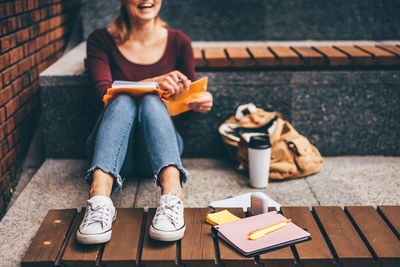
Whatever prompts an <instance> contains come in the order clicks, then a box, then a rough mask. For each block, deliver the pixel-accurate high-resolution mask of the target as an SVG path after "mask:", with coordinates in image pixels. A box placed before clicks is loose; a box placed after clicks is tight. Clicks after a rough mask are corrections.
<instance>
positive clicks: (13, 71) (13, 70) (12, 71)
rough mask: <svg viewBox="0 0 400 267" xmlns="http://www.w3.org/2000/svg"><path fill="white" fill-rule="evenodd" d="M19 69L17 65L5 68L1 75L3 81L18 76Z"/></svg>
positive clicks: (7, 81) (9, 80)
mask: <svg viewBox="0 0 400 267" xmlns="http://www.w3.org/2000/svg"><path fill="white" fill-rule="evenodd" d="M19 74H20V73H19V70H18V66H17V65H13V66H11V67H9V68H8V69H6V70H5V71H4V72H3V77H4V81H5V83H7V84H8V83H9V82H11V81H13V80H15V79H16V78H17V77H18V76H19Z"/></svg>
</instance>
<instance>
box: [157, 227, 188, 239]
mask: <svg viewBox="0 0 400 267" xmlns="http://www.w3.org/2000/svg"><path fill="white" fill-rule="evenodd" d="M185 230H186V225H184V226H183V227H182V228H180V229H178V230H176V231H161V230H158V229H156V228H154V227H153V225H150V237H151V238H152V239H155V240H159V241H176V240H179V239H182V237H183V236H184V234H185Z"/></svg>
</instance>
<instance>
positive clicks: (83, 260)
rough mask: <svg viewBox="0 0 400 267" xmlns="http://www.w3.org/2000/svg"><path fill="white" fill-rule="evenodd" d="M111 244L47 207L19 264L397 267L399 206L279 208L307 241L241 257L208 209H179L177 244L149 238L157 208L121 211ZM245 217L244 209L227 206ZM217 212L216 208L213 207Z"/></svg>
mask: <svg viewBox="0 0 400 267" xmlns="http://www.w3.org/2000/svg"><path fill="white" fill-rule="evenodd" d="M117 210H118V216H117V219H116V220H115V222H114V224H113V234H112V238H111V240H110V241H109V242H108V243H106V244H105V245H104V244H102V245H80V244H78V243H77V242H76V240H75V233H76V230H77V227H78V226H79V224H80V222H81V220H82V218H83V215H84V209H82V210H81V211H80V212H77V210H76V209H68V210H50V211H49V212H48V213H47V215H46V217H45V219H44V221H43V222H42V225H41V226H40V228H39V230H38V232H37V234H36V236H35V237H34V239H33V241H32V243H31V245H30V247H29V249H28V251H27V252H26V254H25V256H24V258H23V260H22V263H21V264H22V266H139V265H140V266H146V267H149V266H178V265H179V266H187V267H189V266H226V267H228V266H254V264H256V263H257V264H259V265H261V266H266V267H269V266H338V267H339V266H393V267H395V266H400V206H379V207H378V209H377V210H375V209H374V208H373V207H371V206H351V207H345V209H344V210H343V209H342V208H340V207H334V206H332V207H321V206H316V207H313V209H312V211H310V209H309V208H307V207H282V208H281V212H282V213H283V215H284V216H286V217H287V218H291V219H292V220H293V222H294V223H296V224H297V225H299V226H300V227H302V228H304V229H306V230H307V231H309V232H310V233H311V237H312V240H311V241H307V242H304V243H300V244H296V245H294V246H291V247H286V248H282V249H279V250H275V251H272V252H269V253H266V254H262V255H260V256H259V257H256V258H245V257H242V256H240V255H239V254H238V253H236V252H235V251H234V250H233V249H231V248H230V247H228V245H226V244H225V243H223V242H221V241H220V240H218V239H216V238H215V237H213V235H212V233H211V229H210V228H211V227H210V225H209V224H207V223H205V217H206V214H207V213H209V212H210V210H209V209H208V208H185V222H186V233H185V236H184V238H183V239H182V240H180V241H177V242H157V241H153V240H152V239H150V237H149V225H150V223H151V221H152V219H153V217H154V214H155V209H154V208H151V209H149V211H148V212H144V210H143V209H141V208H130V209H127V208H125V209H123V208H119V209H117ZM229 210H230V211H231V212H232V213H234V214H236V215H237V216H239V217H245V213H244V212H243V210H242V209H232V208H230V209H229ZM217 211H218V210H217Z"/></svg>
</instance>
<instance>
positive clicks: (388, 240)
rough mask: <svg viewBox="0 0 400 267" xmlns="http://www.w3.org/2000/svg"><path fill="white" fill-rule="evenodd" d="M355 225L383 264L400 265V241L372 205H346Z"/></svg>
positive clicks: (346, 209)
mask: <svg viewBox="0 0 400 267" xmlns="http://www.w3.org/2000/svg"><path fill="white" fill-rule="evenodd" d="M345 211H346V212H347V214H348V215H349V217H350V218H351V219H352V221H353V223H354V224H355V227H356V228H357V230H358V231H359V233H360V235H361V236H362V238H363V240H364V242H366V243H367V246H369V248H370V250H372V251H373V253H374V254H375V256H376V257H377V259H378V261H380V262H381V263H382V265H383V266H393V267H394V266H400V241H399V240H398V239H397V237H396V236H395V235H394V233H393V232H392V231H391V230H390V228H389V226H388V225H387V224H386V223H385V221H384V220H383V219H382V217H381V216H379V214H378V212H377V211H376V210H375V209H374V208H373V207H370V206H366V207H360V206H358V207H355V206H353V207H346V208H345Z"/></svg>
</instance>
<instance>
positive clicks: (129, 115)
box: [85, 95, 189, 193]
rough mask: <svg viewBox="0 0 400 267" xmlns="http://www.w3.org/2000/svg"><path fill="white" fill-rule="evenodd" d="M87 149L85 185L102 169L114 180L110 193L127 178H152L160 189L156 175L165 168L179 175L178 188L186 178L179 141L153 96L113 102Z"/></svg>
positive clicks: (116, 99) (177, 134)
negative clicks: (175, 170) (172, 168)
mask: <svg viewBox="0 0 400 267" xmlns="http://www.w3.org/2000/svg"><path fill="white" fill-rule="evenodd" d="M94 136H96V138H95V139H94ZM87 149H88V151H89V152H92V151H93V154H92V163H91V166H90V168H89V170H88V172H87V175H86V177H85V179H86V181H87V182H88V183H89V184H91V183H92V179H93V178H92V174H93V172H94V171H95V170H96V169H101V170H102V171H104V172H106V173H108V174H110V175H111V176H113V177H114V184H113V190H112V192H113V193H114V192H115V191H116V190H117V189H118V188H121V187H122V183H123V181H124V180H125V178H126V177H133V176H152V177H154V181H155V182H156V183H157V185H160V183H159V174H160V172H161V170H162V169H163V168H165V167H167V166H175V167H176V168H177V169H178V170H179V171H180V173H181V176H180V179H181V184H183V183H185V182H186V181H187V179H188V177H189V174H188V173H187V171H186V170H185V169H184V168H183V166H182V162H181V159H180V155H181V153H182V150H183V142H182V138H181V136H180V135H179V133H178V132H177V131H176V130H175V127H174V125H173V122H172V120H171V117H170V116H169V114H168V110H167V107H166V105H165V104H164V103H163V102H162V101H161V100H160V99H159V98H158V97H157V96H156V95H145V96H143V97H142V98H140V99H137V100H135V99H133V98H132V97H130V96H128V95H119V96H117V97H116V98H115V99H113V100H112V101H111V102H110V103H109V104H108V105H107V107H106V109H105V110H104V111H103V113H102V115H101V116H100V118H99V120H98V122H97V123H96V126H95V129H94V130H93V132H92V134H91V135H90V136H89V138H88V142H87ZM122 177H124V178H122Z"/></svg>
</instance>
